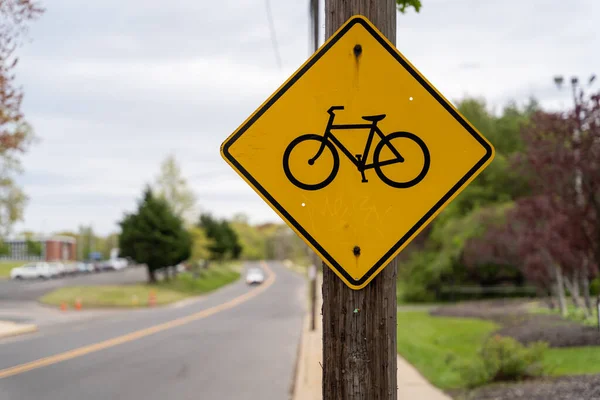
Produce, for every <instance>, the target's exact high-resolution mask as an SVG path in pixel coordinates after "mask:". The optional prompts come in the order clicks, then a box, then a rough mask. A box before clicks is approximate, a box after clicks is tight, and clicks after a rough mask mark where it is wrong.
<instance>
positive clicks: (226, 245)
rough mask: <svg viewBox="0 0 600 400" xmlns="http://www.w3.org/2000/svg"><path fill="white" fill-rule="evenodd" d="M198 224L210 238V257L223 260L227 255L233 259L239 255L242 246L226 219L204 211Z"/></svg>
mask: <svg viewBox="0 0 600 400" xmlns="http://www.w3.org/2000/svg"><path fill="white" fill-rule="evenodd" d="M198 226H199V227H200V228H202V229H204V231H205V232H206V236H208V238H210V239H211V240H212V243H211V244H210V245H209V247H208V249H209V251H210V254H211V258H212V259H215V260H223V259H225V258H228V257H231V258H233V259H237V258H239V257H240V255H241V253H242V246H241V245H240V243H239V239H238V236H237V234H236V233H235V231H234V230H233V229H232V228H231V226H230V224H229V222H227V220H225V219H223V220H218V219H216V218H214V217H213V216H212V215H210V214H207V213H205V214H202V215H200V220H199V222H198Z"/></svg>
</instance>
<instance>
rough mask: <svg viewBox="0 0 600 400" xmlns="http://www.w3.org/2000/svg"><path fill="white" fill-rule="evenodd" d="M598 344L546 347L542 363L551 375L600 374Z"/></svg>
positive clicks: (599, 349) (599, 350) (599, 347)
mask: <svg viewBox="0 0 600 400" xmlns="http://www.w3.org/2000/svg"><path fill="white" fill-rule="evenodd" d="M598 360H600V346H594V347H592V346H588V347H565V348H555V349H548V351H547V352H546V355H545V357H544V364H545V365H546V366H547V368H548V374H549V375H552V376H562V375H585V374H600V362H598Z"/></svg>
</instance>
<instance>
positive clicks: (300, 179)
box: [283, 134, 340, 190]
mask: <svg viewBox="0 0 600 400" xmlns="http://www.w3.org/2000/svg"><path fill="white" fill-rule="evenodd" d="M322 147H324V148H322ZM321 148H322V149H321ZM317 155H319V157H318V158H317V157H316V156H317ZM339 168H340V156H339V155H338V152H337V150H336V148H335V147H334V146H333V144H332V143H331V142H330V141H328V140H327V139H325V138H324V137H323V136H320V135H314V134H307V135H302V136H299V137H297V138H296V139H294V140H292V142H291V143H290V144H289V145H288V147H287V148H286V149H285V152H284V153H283V171H284V172H285V176H286V177H287V178H288V179H289V181H290V182H292V183H293V184H294V185H296V186H297V187H299V188H300V189H304V190H319V189H322V188H324V187H325V186H327V185H329V184H330V183H331V181H333V179H334V178H335V176H336V175H337V173H338V170H339ZM292 171H294V172H292Z"/></svg>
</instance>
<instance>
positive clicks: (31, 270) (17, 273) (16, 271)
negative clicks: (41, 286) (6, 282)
mask: <svg viewBox="0 0 600 400" xmlns="http://www.w3.org/2000/svg"><path fill="white" fill-rule="evenodd" d="M59 275H60V271H59V270H58V269H57V268H56V267H54V266H51V265H50V264H48V263H45V262H35V263H30V264H25V265H23V266H20V267H16V268H13V269H12V270H11V271H10V277H11V279H40V278H42V279H50V278H54V277H56V276H59Z"/></svg>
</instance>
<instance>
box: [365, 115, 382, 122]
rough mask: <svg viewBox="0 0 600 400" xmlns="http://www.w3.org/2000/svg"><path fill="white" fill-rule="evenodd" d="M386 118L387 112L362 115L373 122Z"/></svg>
mask: <svg viewBox="0 0 600 400" xmlns="http://www.w3.org/2000/svg"><path fill="white" fill-rule="evenodd" d="M384 118H385V114H379V115H366V116H364V117H362V119H364V120H365V121H371V122H377V121H381V120H382V119H384Z"/></svg>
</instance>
